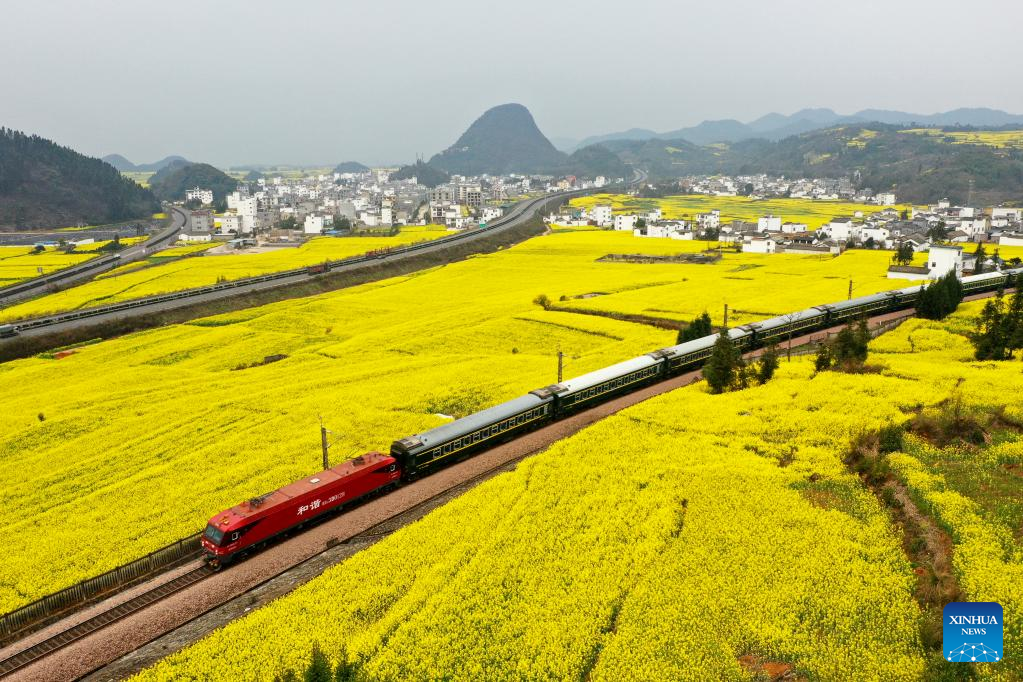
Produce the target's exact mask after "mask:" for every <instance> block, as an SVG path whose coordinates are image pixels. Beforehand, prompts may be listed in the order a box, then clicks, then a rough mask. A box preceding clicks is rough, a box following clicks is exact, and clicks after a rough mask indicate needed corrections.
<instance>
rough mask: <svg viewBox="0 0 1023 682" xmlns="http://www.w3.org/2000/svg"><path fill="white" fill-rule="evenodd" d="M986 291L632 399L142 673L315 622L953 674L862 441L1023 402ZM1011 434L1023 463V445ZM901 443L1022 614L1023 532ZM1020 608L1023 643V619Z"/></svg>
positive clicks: (544, 657)
mask: <svg viewBox="0 0 1023 682" xmlns="http://www.w3.org/2000/svg"><path fill="white" fill-rule="evenodd" d="M978 312H979V304H972V305H970V306H966V309H965V310H964V311H962V312H961V313H958V314H957V315H956V317H955V318H953V319H952V321H951V322H949V323H947V324H943V323H934V322H924V321H911V322H909V323H907V324H904V325H903V326H902V327H900V328H899V329H897V330H895V331H893V332H890V333H889V334H888V335H886V336H884V337H882V338H881V339H880V340H879V341H877V342H876V343H875V344H874V346H873V349H872V353H873V355H872V362H874V363H876V364H878V365H880V366H881V367H882V370H881V371H880V373H876V374H855V375H848V374H841V373H834V372H826V373H822V374H817V375H815V374H814V372H813V364H812V359H797V360H794V361H792V362H791V363H784V362H783V364H782V367H781V369H780V371H779V373H778V375H777V376H776V377H775V379H774V380H773V381H771V382H770V383H768V384H766V385H764V386H760V387H757V388H752V389H748V390H746V391H741V392H736V393H729V394H724V395H719V396H715V395H711V394H709V393H708V392H707V390H706V388H705V386H704V385H702V384H698V385H695V386H690V387H687V388H684V389H680V390H677V391H674V392H672V393H670V394H666V395H664V396H661V397H658V398H654V399H651V400H649V401H647V402H645V403H643V404H640V405H638V406H635V407H632V408H629V409H627V410H625V411H623V412H621V413H619V414H617V415H615V416H612V417H609V418H607V419H605V420H603V421H602V422H600V423H598V424H596V425H594V426H592V427H590V428H588V429H586V430H584V431H583V432H581V433H579V434H577V435H575V436H573V437H571V438H568V439H566V440H565V441H562V442H559V443H557V444H555V445H554V446H553V447H551V448H550V449H549V450H548V451H546V452H544V453H542V454H540V455H538V456H536V457H533V458H531V459H529V460H527V461H525V462H524V463H522V464H521V465H519V467H518V468H517V469H516V470H515V471H514V472H510V473H507V474H503V475H501V476H499V477H497V478H495V479H492V480H491V481H489V482H487V483H484V484H482V485H481V486H479V487H478V488H476V489H474V490H472V491H470V492H468V493H466V494H465V495H463V496H462V497H460V498H459V499H457V500H455V501H454V502H452V503H449V504H447V505H445V506H444V507H442V508H440V509H438V510H436V511H434V512H432V513H431V514H429V515H428V516H427V517H426V518H424V519H423V520H422V521H420V522H418V523H416V524H413V525H412V526H409V527H406V528H405V529H403V530H401V531H399V532H397V533H395V534H394V535H392V536H390V537H388V538H386V539H384V540H382V541H380V542H379V543H378V544H376V545H374V546H373V547H371V548H369V549H366V550H363V551H362V552H360V553H359V554H357V555H355V556H354V557H353V558H351V559H349V560H347V561H345V562H344V563H342V564H339V565H337V566H335V567H333V568H331V569H329V570H327V571H326V572H325V573H324V574H323V575H322V576H320V577H318V578H316V579H314V580H313V581H311V582H310V583H308V584H307V585H305V586H303V587H301V588H299V589H297V590H296V591H295V592H293V593H291V594H289V595H288V596H286V597H284V598H281V599H279V600H277V601H275V602H273V603H271V604H270V605H268V606H266V607H263V608H261V609H259V610H257V611H256V612H255V613H253V614H250V615H249V616H247V617H245V618H243V619H240V620H238V621H235V622H233V623H231V624H229V625H228V626H226V627H224V628H222V629H221V630H218V631H216V632H214V633H213V634H212V635H210V636H208V637H207V638H205V639H204V640H202V641H201V642H199V643H198V644H196V645H194V646H192V647H190V648H188V649H185V650H184V651H182V652H180V653H178V654H175V655H173V656H171V657H169V658H168V659H165V660H164V661H163V662H161V663H159V664H157V665H156V666H154V667H153V668H151V669H149V670H147V671H145V672H144V673H142V674H141V675H140V676H139V677H138V679H141V680H154V681H155V680H163V679H204V680H206V679H208V680H219V679H238V680H270V679H273V677H274V676H275V675H276V674H279V673H282V672H283V671H285V670H288V669H292V670H296V669H297V670H301V669H302V667H303V666H304V664H305V661H307V660H308V656H309V652H310V650H311V648H312V646H313V643H314V642H315V643H318V645H319V646H320V647H321V648H322V650H323V651H324V652H325V653H326V654H327V655H328V657H329V658H330V659H331V660H332V661H336V660H337V659H338V658H339V657H340V656H341V655H342V651H346V652H347V654H346V655H347V656H348V657H349V659H351V660H355V661H357V662H358V663H359V664H360V665H361V667H362V669H363V671H364V672H365V673H367V674H368V676H369V678H370V679H375V680H421V679H440V678H443V679H448V680H488V679H493V680H504V679H592V680H624V679H630V680H631V679H663V680H690V679H692V680H696V679H701V680H702V679H708V680H709V679H735V680H740V679H751V676H750V674H749V673H748V672H746V671H745V670H744V669H743V667H742V666H741V663H740V660H741V659H752V660H755V661H761V662H775V663H786V664H789V665H792V666H793V667H794V669H795V672H796V674H797V676H798V677H799V678H805V679H819V680H858V679H878V680H930V679H937V678H938V677H940V675H939V673H942V674H945V675H948V674H949V672H950V671H947V670H945V671H941V670H939V668H941V667H943V666H944V664H943V663H941V662H940V661H937V660H936V657H935V656H934V655H933V654H929V653H928V652H927V651H926V650H925V649H924V646H923V644H922V638H921V628H922V626H923V625H924V613H923V611H922V610H921V608H920V606H919V605H918V604H917V602H916V601H915V600H914V597H913V588H914V584H915V581H916V576H915V575H914V573H913V570H912V569H913V566H911V565H910V563H909V561H908V560H907V558H906V556H905V555H904V553H903V550H902V546H901V533H900V532H899V531H898V530H897V529H895V528H894V527H893V525H892V522H891V520H890V518H889V516H888V514H887V513H886V511H885V510H884V509H883V507H882V506H881V503H880V502H879V501H878V499H877V498H876V497H874V495H873V494H872V493H870V492H869V491H868V490H867V489H866V488H865V487H864V486H863V485H862V483H861V481H860V479H859V478H858V477H857V476H855V475H853V474H851V473H849V471H848V469H847V467H846V465H845V464H844V463H843V459H844V457H845V455H846V453H847V452H848V451H849V447H850V441H851V440H852V439H853V438H854V437H855V436H856V435H857V434H859V433H862V432H864V431H868V430H874V429H877V428H879V427H881V426H883V425H886V424H891V423H899V424H901V423H904V422H905V421H906V420H907V418H908V417H907V414H911V413H912V412H913V411H914V410H916V409H919V408H920V407H927V406H933V405H937V404H939V403H941V402H942V401H944V400H946V399H948V398H949V397H950V396H951V395H953V394H957V395H960V396H961V397H962V399H963V401H964V404H965V405H966V406H967V407H968V408H972V407H982V408H984V409H988V410H990V409H991V408H1004V409H1005V414H1006V419H1008V420H1015V421H1016V422H1017V423H1019V420H1021V419H1023V404H1020V403H1019V401H1018V400H1016V399H1015V397H1014V396H1018V395H1019V392H1020V391H1021V390H1023V374H1021V372H1020V363H1019V362H1018V361H1011V362H1003V363H992V362H974V361H973V360H972V355H971V354H970V347H969V343H968V342H967V341H966V339H965V338H964V337H963V336H961V335H960V334H959V333H958V332H961V331H963V330H965V329H966V328H968V327H969V325H970V318H971V316H973V315H976V314H977V313H978ZM908 443H909V445H910V447H911V448H912V447H916V446H913V443H914V441H913V439H912V438H910V439H908ZM992 457H993V458H994V459H995V460H996V461H999V462H1011V463H1014V464H1015V465H1017V466H1018V465H1019V464H1020V463H1021V462H1023V449H1021V448H1020V447H1019V441H1015V440H1014V441H1012V443H1009V444H1008V445H1006V446H1003V447H1001V449H1000V450H999V451H998V452H997V453H996V454H993V455H992ZM891 459H892V462H893V466H894V467H895V468H896V470H897V472H898V474H899V475H900V476H903V477H904V478H905V479H906V480H907V481H908V482H909V485H910V486H911V489H912V491H913V492H914V495H916V496H918V497H919V499H920V500H921V501H922V502H923V503H925V504H926V505H927V506H925V507H923V508H924V509H927V510H931V511H933V512H934V513H935V514H936V516H937V517H938V518H939V519H940V520H941V522H942V523H943V524H945V525H947V527H949V528H951V529H952V534H953V538H954V542H955V546H954V557H955V565H956V572H957V577H958V578H959V581H960V584H961V585H962V587H963V589H964V591H965V594H966V597H967V598H969V599H971V600H980V601H983V600H988V599H996V600H998V601H1000V602H1001V603H1002V604H1003V606H1004V607H1005V610H1006V614H1010V613H1017V612H1018V609H1019V606H1020V604H1021V597H1023V554H1021V552H1020V545H1019V541H1018V540H1015V541H1014V540H1013V538H1012V536H1011V533H1010V532H1009V529H1007V528H1004V527H1001V526H1000V525H999V523H998V522H997V521H996V520H994V519H993V518H991V517H985V516H984V515H983V514H981V513H980V512H978V511H977V507H976V505H972V504H971V503H970V502H969V501H968V500H966V499H965V498H964V497H963V495H961V494H959V493H957V492H955V491H954V490H951V489H949V488H948V487H946V486H945V485H944V484H943V481H942V479H941V477H940V476H935V475H934V474H933V473H927V472H926V471H925V469H924V467H923V465H921V464H919V462H918V461H917V460H916V459H915V458H914V457H913V456H912V455H909V454H905V455H899V454H896V455H892V456H891ZM1006 623H1007V625H1006V633H1007V634H1006V643H1007V644H1006V646H1007V651H1018V650H1019V648H1018V647H1019V645H1020V642H1021V632H1023V627H1021V625H1020V623H1019V621H1018V619H1013V620H1008V619H1007V620H1006ZM972 671H973V672H974V673H975V674H976V675H977V676H978V677H980V678H982V679H1006V680H1008V679H1018V677H1016V676H1017V675H1018V674H1019V672H1020V671H1021V666H1020V664H1019V661H1018V659H1016V660H1015V661H1008V660H1007V661H1006V662H1005V663H1004V664H981V665H978V666H976V667H975V668H973V669H972Z"/></svg>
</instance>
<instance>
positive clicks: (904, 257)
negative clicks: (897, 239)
mask: <svg viewBox="0 0 1023 682" xmlns="http://www.w3.org/2000/svg"><path fill="white" fill-rule="evenodd" d="M892 260H893V261H895V263H896V264H897V265H908V264H909V263H912V262H913V245H912V244H910V243H909V242H901V243H900V244H899V245H898V246H897V247H896V248H895V254H894V255H893V256H892Z"/></svg>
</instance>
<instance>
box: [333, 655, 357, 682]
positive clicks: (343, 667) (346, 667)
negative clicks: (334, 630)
mask: <svg viewBox="0 0 1023 682" xmlns="http://www.w3.org/2000/svg"><path fill="white" fill-rule="evenodd" d="M358 672H359V665H358V664H357V663H355V662H354V661H350V660H348V650H347V649H345V648H344V647H342V648H341V656H340V660H339V661H338V662H337V668H336V669H335V670H334V682H355V678H356V676H357V674H358Z"/></svg>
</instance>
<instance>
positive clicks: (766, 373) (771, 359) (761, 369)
mask: <svg viewBox="0 0 1023 682" xmlns="http://www.w3.org/2000/svg"><path fill="white" fill-rule="evenodd" d="M777 369H778V346H776V345H774V344H773V343H772V344H771V345H770V346H768V347H767V348H765V349H764V352H763V353H762V354H761V355H760V364H759V366H758V367H757V381H759V382H760V383H762V384H766V383H767V382H768V381H770V380H771V378H772V377H773V376H774V372H775V370H777Z"/></svg>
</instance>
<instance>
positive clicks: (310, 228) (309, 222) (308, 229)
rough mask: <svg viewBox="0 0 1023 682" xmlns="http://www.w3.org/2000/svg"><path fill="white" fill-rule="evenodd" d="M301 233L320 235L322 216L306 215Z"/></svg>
mask: <svg viewBox="0 0 1023 682" xmlns="http://www.w3.org/2000/svg"><path fill="white" fill-rule="evenodd" d="M302 231H303V232H305V233H306V234H321V233H322V232H323V216H321V215H313V214H311V213H310V214H309V215H307V216H306V217H305V224H304V225H303V229H302Z"/></svg>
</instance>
